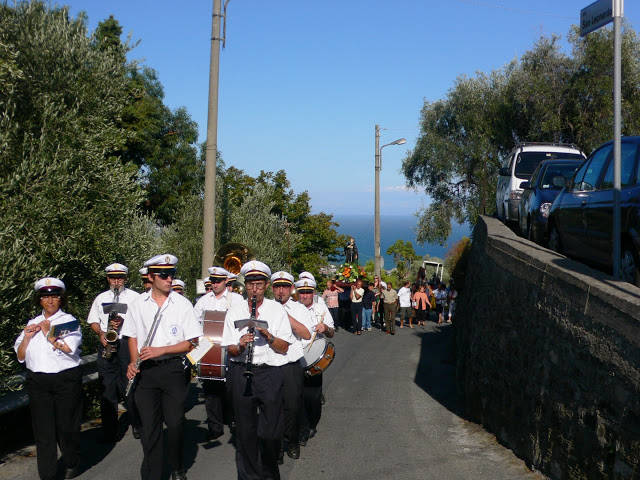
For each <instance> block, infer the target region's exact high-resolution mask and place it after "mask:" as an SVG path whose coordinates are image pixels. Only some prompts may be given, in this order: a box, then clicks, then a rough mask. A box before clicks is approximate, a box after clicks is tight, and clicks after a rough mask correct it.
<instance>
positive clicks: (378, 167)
mask: <svg viewBox="0 0 640 480" xmlns="http://www.w3.org/2000/svg"><path fill="white" fill-rule="evenodd" d="M375 149H376V151H375V176H376V179H375V182H376V187H375V189H376V198H375V213H374V255H375V258H374V260H373V265H374V267H373V274H374V275H377V276H378V278H380V270H381V269H382V266H381V263H382V262H381V261H380V260H381V258H380V257H381V255H380V170H381V169H382V165H380V163H381V162H380V126H379V125H376V145H375Z"/></svg>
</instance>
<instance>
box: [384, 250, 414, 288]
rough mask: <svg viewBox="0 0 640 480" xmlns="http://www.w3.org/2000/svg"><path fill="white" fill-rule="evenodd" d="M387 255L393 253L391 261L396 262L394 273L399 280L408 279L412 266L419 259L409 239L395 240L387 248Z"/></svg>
mask: <svg viewBox="0 0 640 480" xmlns="http://www.w3.org/2000/svg"><path fill="white" fill-rule="evenodd" d="M387 255H393V261H394V262H395V264H396V273H397V275H398V279H399V280H400V281H401V282H404V281H406V280H409V277H410V276H411V273H412V271H413V267H414V266H416V262H417V261H418V260H420V256H419V255H416V252H415V250H414V249H413V244H412V243H411V242H410V241H404V240H396V241H395V243H394V244H393V245H391V246H390V247H389V248H388V249H387Z"/></svg>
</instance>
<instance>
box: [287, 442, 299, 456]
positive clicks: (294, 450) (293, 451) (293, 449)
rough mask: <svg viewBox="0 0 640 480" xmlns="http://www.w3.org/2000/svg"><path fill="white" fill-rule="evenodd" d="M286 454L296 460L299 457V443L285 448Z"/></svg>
mask: <svg viewBox="0 0 640 480" xmlns="http://www.w3.org/2000/svg"><path fill="white" fill-rule="evenodd" d="M287 455H288V456H289V458H293V459H294V460H297V459H299V458H300V445H293V446H290V447H289V448H288V449H287Z"/></svg>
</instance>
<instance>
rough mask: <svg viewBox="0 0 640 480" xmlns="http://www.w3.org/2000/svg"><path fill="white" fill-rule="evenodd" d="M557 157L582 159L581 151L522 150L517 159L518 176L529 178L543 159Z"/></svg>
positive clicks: (516, 172)
mask: <svg viewBox="0 0 640 480" xmlns="http://www.w3.org/2000/svg"><path fill="white" fill-rule="evenodd" d="M555 158H569V159H573V158H575V159H582V158H584V157H583V156H582V155H580V154H579V153H562V152H522V153H520V155H518V159H517V160H516V171H515V175H516V177H521V178H527V177H529V176H530V175H531V174H532V173H533V171H534V170H535V169H536V167H537V166H538V164H540V162H541V161H543V160H553V159H555Z"/></svg>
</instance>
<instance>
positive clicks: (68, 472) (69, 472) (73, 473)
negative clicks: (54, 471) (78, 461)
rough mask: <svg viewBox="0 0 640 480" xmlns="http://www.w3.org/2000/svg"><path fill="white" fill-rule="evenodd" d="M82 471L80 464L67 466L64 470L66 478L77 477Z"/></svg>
mask: <svg viewBox="0 0 640 480" xmlns="http://www.w3.org/2000/svg"><path fill="white" fill-rule="evenodd" d="M81 473H82V470H81V469H80V466H75V467H73V468H67V469H65V471H64V478H76V477H77V476H78V475H80V474H81Z"/></svg>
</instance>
